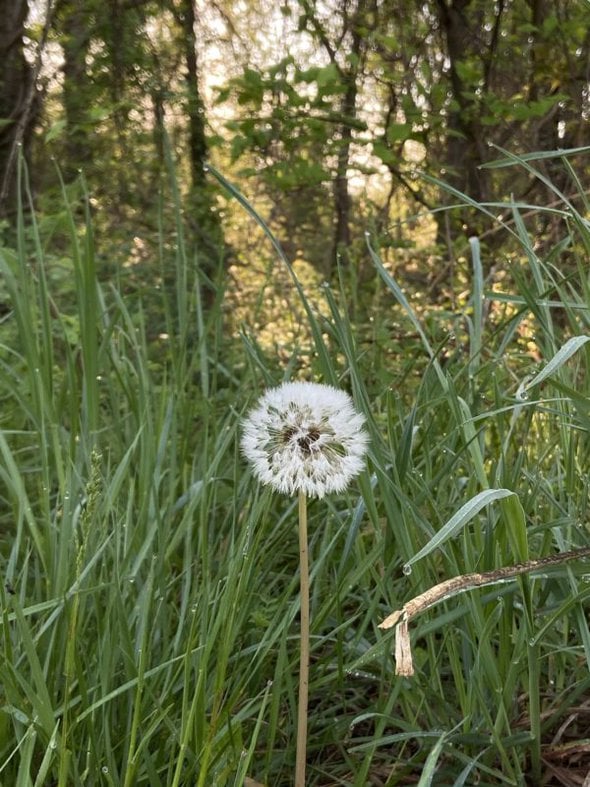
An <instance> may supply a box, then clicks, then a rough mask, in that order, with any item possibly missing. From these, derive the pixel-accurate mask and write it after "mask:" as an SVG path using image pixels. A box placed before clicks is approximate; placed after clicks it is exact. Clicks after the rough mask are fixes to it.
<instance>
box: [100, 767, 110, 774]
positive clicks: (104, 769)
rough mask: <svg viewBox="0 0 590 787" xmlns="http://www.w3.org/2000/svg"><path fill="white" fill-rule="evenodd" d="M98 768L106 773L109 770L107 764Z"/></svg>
mask: <svg viewBox="0 0 590 787" xmlns="http://www.w3.org/2000/svg"><path fill="white" fill-rule="evenodd" d="M100 770H101V771H102V772H103V773H108V772H109V768H108V766H107V765H103V766H102V768H101V769H100Z"/></svg>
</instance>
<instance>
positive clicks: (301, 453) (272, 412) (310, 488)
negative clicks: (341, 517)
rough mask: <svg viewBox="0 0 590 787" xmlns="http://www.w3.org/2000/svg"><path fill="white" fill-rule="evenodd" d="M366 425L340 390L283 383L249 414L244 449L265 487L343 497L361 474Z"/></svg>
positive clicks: (262, 399)
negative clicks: (364, 427) (331, 493)
mask: <svg viewBox="0 0 590 787" xmlns="http://www.w3.org/2000/svg"><path fill="white" fill-rule="evenodd" d="M364 421H365V419H364V417H363V416H362V415H360V414H359V413H357V412H356V411H355V409H354V405H353V402H352V399H351V398H350V396H349V395H348V394H347V393H345V392H344V391H340V390H339V389H338V388H333V387H332V386H331V385H319V384H318V383H303V382H296V383H284V384H283V385H280V386H279V387H278V388H271V389H270V390H268V391H266V393H265V394H264V395H263V396H262V397H261V399H260V401H259V402H258V406H257V407H256V408H255V409H254V410H252V412H250V414H249V415H248V417H247V419H246V421H245V423H244V432H243V435H242V450H243V452H244V454H245V456H246V458H247V459H248V460H249V461H250V463H251V464H252V467H253V469H254V472H255V474H256V475H257V477H258V479H259V480H260V481H261V482H262V483H263V484H269V485H270V486H272V487H274V488H275V489H276V490H277V491H279V492H282V493H284V494H288V495H294V494H296V493H297V492H303V493H304V494H305V495H306V496H307V497H323V496H324V495H325V494H328V493H329V492H342V491H343V490H344V489H345V488H346V487H347V486H348V484H349V482H350V481H351V480H352V479H353V478H354V477H355V476H356V475H358V474H359V473H360V472H361V470H362V469H363V467H364V455H365V452H366V450H367V443H368V437H367V433H366V432H365V431H364V429H363V424H364Z"/></svg>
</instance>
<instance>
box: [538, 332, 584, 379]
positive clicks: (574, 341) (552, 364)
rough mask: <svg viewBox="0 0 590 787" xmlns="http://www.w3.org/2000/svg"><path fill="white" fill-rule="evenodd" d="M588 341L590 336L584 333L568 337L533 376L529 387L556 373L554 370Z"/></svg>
mask: <svg viewBox="0 0 590 787" xmlns="http://www.w3.org/2000/svg"><path fill="white" fill-rule="evenodd" d="M588 341H590V336H583V335H582V336H572V338H571V339H568V340H567V342H566V343H565V344H564V345H563V347H562V348H561V349H560V350H558V351H557V352H556V353H555V355H554V356H553V358H552V359H551V360H550V361H549V363H548V364H547V365H546V366H545V367H544V368H543V369H541V371H540V372H539V374H537V375H536V376H535V377H533V379H532V380H531V381H530V382H529V383H528V384H527V386H526V387H527V389H528V388H532V387H533V386H534V385H538V384H539V383H542V382H543V380H546V379H547V377H550V376H551V375H552V374H554V372H556V371H557V370H558V369H559V368H560V367H561V366H563V364H564V363H565V362H566V361H567V360H568V359H569V358H571V356H572V355H574V353H576V352H578V350H579V349H580V347H583V346H584V345H585V344H586V342H588Z"/></svg>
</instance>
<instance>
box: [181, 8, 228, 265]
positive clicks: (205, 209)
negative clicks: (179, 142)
mask: <svg viewBox="0 0 590 787" xmlns="http://www.w3.org/2000/svg"><path fill="white" fill-rule="evenodd" d="M178 18H179V21H180V23H181V24H182V30H183V33H184V58H185V65H186V75H185V77H186V104H185V106H186V112H187V119H188V153H189V168H190V174H191V195H190V203H191V204H192V206H193V209H194V213H193V217H194V220H193V222H192V229H193V230H194V232H195V241H196V245H197V249H198V250H199V251H200V252H201V255H202V256H201V264H202V266H203V268H204V270H205V272H206V273H207V274H208V275H210V274H212V273H213V271H214V269H215V267H216V265H217V258H218V256H219V246H220V238H221V230H220V225H219V220H218V217H217V216H216V214H215V213H214V212H213V209H212V199H211V193H210V189H209V187H208V185H207V182H206V180H205V164H206V161H207V134H206V126H205V108H204V105H203V101H202V99H201V94H200V91H199V68H198V61H197V36H196V21H197V19H196V10H195V0H181V3H180V5H179V15H178Z"/></svg>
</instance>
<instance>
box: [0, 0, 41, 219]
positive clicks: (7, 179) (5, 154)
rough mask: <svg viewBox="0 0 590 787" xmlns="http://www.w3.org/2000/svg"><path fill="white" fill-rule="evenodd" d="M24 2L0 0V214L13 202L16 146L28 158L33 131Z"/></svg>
mask: <svg viewBox="0 0 590 787" xmlns="http://www.w3.org/2000/svg"><path fill="white" fill-rule="evenodd" d="M28 13H29V6H28V2H27V0H0V120H1V121H2V125H0V215H5V214H11V213H12V212H13V211H14V206H15V201H16V168H15V158H16V155H15V153H16V146H17V144H18V143H19V142H22V143H23V150H24V153H25V156H27V155H28V148H29V140H30V133H31V128H32V119H33V117H34V112H32V111H31V110H32V99H33V98H34V94H33V93H32V91H31V88H32V85H33V69H32V68H31V66H30V65H29V64H28V63H27V60H26V58H25V52H24V40H23V38H24V27H25V23H26V20H27V15H28Z"/></svg>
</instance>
